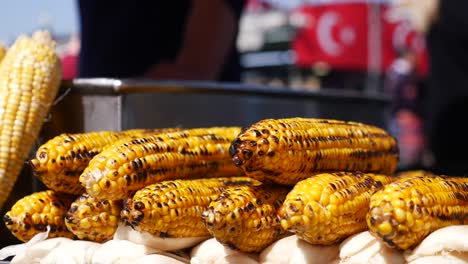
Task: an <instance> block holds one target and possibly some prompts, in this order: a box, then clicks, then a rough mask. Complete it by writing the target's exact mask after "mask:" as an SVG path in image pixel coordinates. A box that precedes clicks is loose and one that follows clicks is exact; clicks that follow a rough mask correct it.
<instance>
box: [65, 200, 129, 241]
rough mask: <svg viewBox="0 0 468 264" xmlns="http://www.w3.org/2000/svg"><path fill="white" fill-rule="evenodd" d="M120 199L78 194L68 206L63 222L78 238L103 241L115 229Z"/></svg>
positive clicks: (112, 233)
mask: <svg viewBox="0 0 468 264" xmlns="http://www.w3.org/2000/svg"><path fill="white" fill-rule="evenodd" d="M121 210H122V201H121V200H118V201H108V200H103V201H99V200H98V199H96V198H94V197H91V196H90V195H89V194H83V195H81V196H79V197H78V198H77V199H76V200H75V201H74V202H73V203H72V204H71V206H70V209H69V210H68V212H67V214H66V216H65V224H66V226H67V228H68V230H70V232H72V233H73V234H75V235H76V236H77V237H78V238H79V239H84V240H90V241H95V242H104V241H107V240H109V239H111V238H112V236H113V235H114V233H115V230H117V225H118V223H119V219H120V211H121Z"/></svg>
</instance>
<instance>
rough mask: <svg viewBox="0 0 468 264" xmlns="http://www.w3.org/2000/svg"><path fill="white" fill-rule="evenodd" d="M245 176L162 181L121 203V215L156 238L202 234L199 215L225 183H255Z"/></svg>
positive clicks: (223, 187) (205, 232) (125, 220)
mask: <svg viewBox="0 0 468 264" xmlns="http://www.w3.org/2000/svg"><path fill="white" fill-rule="evenodd" d="M259 184H260V182H258V181H255V180H252V179H250V178H246V177H233V178H213V179H198V180H174V181H164V182H160V183H156V184H153V185H150V186H147V187H145V188H143V189H141V190H139V191H137V192H136V193H135V195H134V196H133V198H132V199H127V200H125V202H124V209H123V210H122V213H121V217H122V219H123V220H124V222H125V223H127V224H129V225H131V226H132V227H133V228H134V229H135V230H138V231H146V232H148V233H150V234H153V235H157V236H160V237H203V236H208V235H209V233H208V230H207V229H206V228H205V225H204V224H203V222H202V220H201V214H202V213H203V211H204V210H205V209H206V208H207V207H208V205H209V204H210V202H211V201H213V200H214V199H216V198H217V197H218V196H219V195H220V194H221V193H222V191H223V190H225V189H226V188H227V187H229V186H242V185H259Z"/></svg>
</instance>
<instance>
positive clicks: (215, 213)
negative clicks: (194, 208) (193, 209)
mask: <svg viewBox="0 0 468 264" xmlns="http://www.w3.org/2000/svg"><path fill="white" fill-rule="evenodd" d="M289 190H290V188H286V187H281V186H272V185H261V186H238V187H231V188H228V189H226V190H225V191H224V192H223V193H222V194H221V195H220V196H219V197H218V198H217V199H216V200H214V201H212V202H211V203H210V205H209V206H208V209H207V210H206V211H205V212H203V214H202V219H203V222H204V223H205V225H206V227H207V229H208V231H209V232H210V234H211V235H213V236H214V237H215V238H216V240H218V241H219V242H221V243H222V244H224V245H227V246H228V247H230V248H232V249H235V250H240V251H243V252H252V253H253V252H260V251H261V250H263V249H264V248H266V247H267V246H269V245H270V244H271V243H273V242H275V241H276V240H278V239H280V238H282V237H284V236H286V235H287V234H288V233H287V232H285V231H284V230H283V228H282V227H281V225H280V223H279V220H278V218H277V216H276V212H277V210H278V208H279V207H280V206H281V205H282V204H283V201H284V198H285V197H286V194H287V193H288V192H289Z"/></svg>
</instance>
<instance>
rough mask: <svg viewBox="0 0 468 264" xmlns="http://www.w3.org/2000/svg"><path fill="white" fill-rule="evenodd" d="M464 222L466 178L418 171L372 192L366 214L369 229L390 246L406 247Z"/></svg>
mask: <svg viewBox="0 0 468 264" xmlns="http://www.w3.org/2000/svg"><path fill="white" fill-rule="evenodd" d="M466 224H468V178H465V177H446V176H437V175H429V174H424V173H423V174H420V175H415V176H413V177H403V178H401V179H399V180H397V181H395V182H393V183H391V184H389V185H387V186H385V188H384V189H382V190H380V191H378V192H376V193H375V194H374V195H373V196H372V197H371V200H370V211H369V214H368V215H367V225H368V226H369V231H370V232H371V233H372V234H373V235H374V236H376V237H377V238H379V239H381V240H382V241H383V242H384V243H385V244H387V245H388V246H390V247H395V248H398V249H402V250H406V249H410V248H412V247H414V246H416V245H417V244H419V243H420V242H421V241H422V240H423V239H424V238H425V237H426V236H427V235H429V234H430V233H431V232H432V231H434V230H436V229H439V228H442V227H445V226H449V225H466Z"/></svg>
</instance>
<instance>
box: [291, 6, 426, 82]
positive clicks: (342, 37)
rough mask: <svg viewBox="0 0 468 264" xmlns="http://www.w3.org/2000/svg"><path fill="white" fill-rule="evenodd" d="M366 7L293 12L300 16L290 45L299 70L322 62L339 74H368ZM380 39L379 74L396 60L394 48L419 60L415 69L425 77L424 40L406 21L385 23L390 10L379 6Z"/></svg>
mask: <svg viewBox="0 0 468 264" xmlns="http://www.w3.org/2000/svg"><path fill="white" fill-rule="evenodd" d="M369 7H370V6H369V5H368V4H367V3H362V2H360V3H328V4H320V5H310V6H303V7H301V8H300V9H298V10H296V11H295V14H299V15H300V16H302V19H301V21H303V22H302V23H303V24H302V27H301V28H300V29H299V30H298V32H297V34H296V36H295V38H294V39H293V41H292V48H293V50H294V51H295V54H296V64H297V65H298V66H304V67H307V66H311V65H313V64H315V63H317V62H325V63H327V64H329V65H330V66H331V67H332V68H334V69H339V70H367V69H368V63H369V61H368V55H369V40H368V38H369V36H368V32H369V19H368V14H369V12H368V11H369V10H368V9H369ZM379 8H380V14H381V16H380V17H379V21H378V22H379V25H380V26H381V28H380V33H381V38H380V39H376V40H373V42H371V43H372V44H373V45H380V47H379V50H380V52H381V53H380V54H379V56H380V58H381V61H380V65H379V66H378V67H379V68H378V69H379V70H381V71H383V70H386V69H387V68H388V67H389V66H390V65H391V63H392V62H393V61H394V60H395V58H396V56H397V48H407V49H410V50H412V51H413V52H414V53H415V54H416V57H417V58H418V65H417V69H418V72H419V73H420V74H422V75H424V74H426V73H427V68H428V64H427V61H428V60H427V51H426V48H425V45H424V39H423V38H422V36H421V35H420V34H418V33H416V32H415V31H414V30H413V28H412V27H411V26H410V24H409V23H408V22H406V21H391V20H390V19H388V17H389V15H388V12H389V11H390V9H391V8H390V7H389V6H387V5H383V4H382V5H379Z"/></svg>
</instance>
